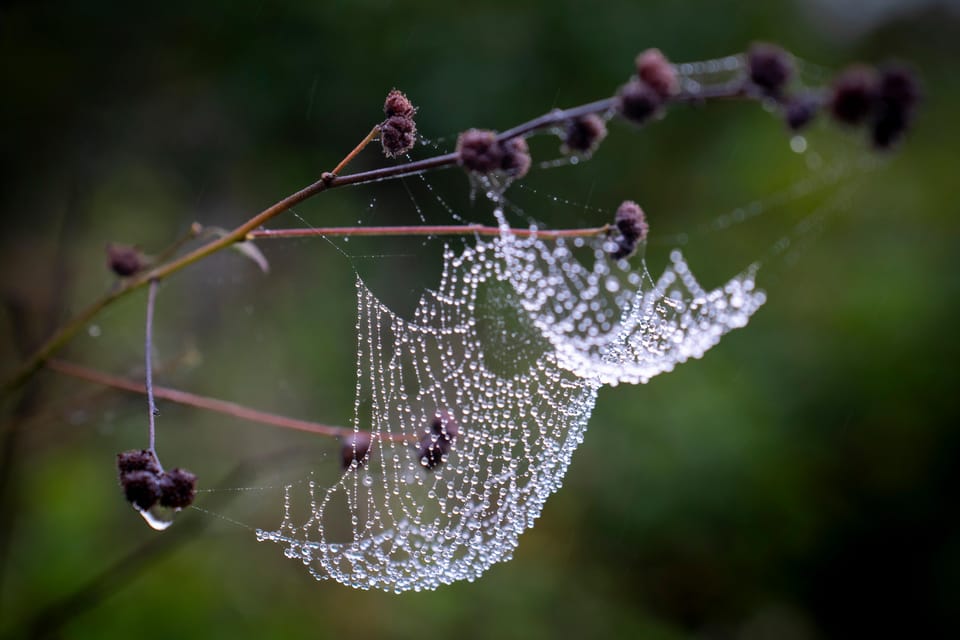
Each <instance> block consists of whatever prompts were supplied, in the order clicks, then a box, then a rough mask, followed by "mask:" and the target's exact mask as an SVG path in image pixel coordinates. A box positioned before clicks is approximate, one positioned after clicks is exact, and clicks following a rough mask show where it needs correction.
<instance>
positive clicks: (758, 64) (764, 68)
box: [747, 43, 793, 96]
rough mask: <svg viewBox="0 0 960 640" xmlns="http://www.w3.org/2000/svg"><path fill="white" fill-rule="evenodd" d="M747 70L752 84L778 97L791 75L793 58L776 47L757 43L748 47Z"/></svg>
mask: <svg viewBox="0 0 960 640" xmlns="http://www.w3.org/2000/svg"><path fill="white" fill-rule="evenodd" d="M747 68H748V70H749V73H750V81H751V82H752V83H753V84H755V85H756V86H758V87H760V88H761V89H763V91H764V92H765V93H767V94H769V95H771V96H778V95H780V92H781V90H782V89H783V87H784V86H785V85H786V84H787V82H789V81H790V77H791V76H792V75H793V58H792V56H791V55H790V54H789V53H787V52H786V51H784V50H783V49H781V48H780V47H778V46H776V45H772V44H765V43H758V44H755V45H753V46H752V47H750V51H749V53H748V54H747Z"/></svg>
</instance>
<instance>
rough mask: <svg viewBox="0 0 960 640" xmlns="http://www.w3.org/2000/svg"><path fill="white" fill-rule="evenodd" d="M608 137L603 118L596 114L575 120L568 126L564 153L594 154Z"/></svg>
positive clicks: (564, 141)
mask: <svg viewBox="0 0 960 640" xmlns="http://www.w3.org/2000/svg"><path fill="white" fill-rule="evenodd" d="M606 137H607V125H606V124H605V123H604V121H603V118H601V117H600V116H598V115H597V114H595V113H588V114H587V115H585V116H580V117H579V118H574V119H573V120H571V121H570V124H569V125H567V131H566V134H565V136H564V138H563V145H564V151H567V152H568V151H574V152H578V153H593V151H594V150H595V149H596V148H597V146H598V145H599V144H600V143H601V142H602V141H603V139H604V138H606Z"/></svg>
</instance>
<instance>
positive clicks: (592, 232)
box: [247, 224, 611, 240]
mask: <svg viewBox="0 0 960 640" xmlns="http://www.w3.org/2000/svg"><path fill="white" fill-rule="evenodd" d="M610 229H611V226H610V225H604V226H602V227H588V228H584V229H537V230H532V229H511V231H510V232H511V233H512V234H513V235H515V236H519V237H523V238H526V237H530V236H534V235H535V236H537V237H538V238H584V237H590V236H601V235H603V234H605V233H608V232H609V231H610ZM500 233H501V230H500V228H499V227H488V226H484V225H481V224H454V225H416V226H407V227H404V226H398V227H309V228H298V229H257V230H256V231H251V232H250V233H248V234H247V240H260V239H274V238H308V237H316V236H471V235H477V236H499V235H500Z"/></svg>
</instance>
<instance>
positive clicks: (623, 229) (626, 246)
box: [610, 200, 649, 260]
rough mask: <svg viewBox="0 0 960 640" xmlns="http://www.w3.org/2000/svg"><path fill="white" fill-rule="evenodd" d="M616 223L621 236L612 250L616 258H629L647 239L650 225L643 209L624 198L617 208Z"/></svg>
mask: <svg viewBox="0 0 960 640" xmlns="http://www.w3.org/2000/svg"><path fill="white" fill-rule="evenodd" d="M614 224H615V225H616V227H617V231H618V232H619V233H620V237H619V238H617V239H616V241H615V242H616V245H617V247H616V249H614V250H613V251H611V252H610V257H612V258H613V259H614V260H621V259H624V258H629V257H630V256H632V255H633V254H634V253H636V251H637V247H638V246H639V245H640V244H641V243H642V242H644V241H646V239H647V232H648V231H649V226H648V225H647V219H646V215H645V214H644V213H643V209H641V208H640V205H638V204H637V203H636V202H633V201H632V200H624V201H623V203H621V204H620V206H619V207H618V208H617V214H616V216H615V217H614Z"/></svg>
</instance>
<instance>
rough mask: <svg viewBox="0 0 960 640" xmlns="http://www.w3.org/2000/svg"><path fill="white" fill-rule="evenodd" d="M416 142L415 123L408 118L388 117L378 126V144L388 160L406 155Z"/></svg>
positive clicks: (400, 116)
mask: <svg viewBox="0 0 960 640" xmlns="http://www.w3.org/2000/svg"><path fill="white" fill-rule="evenodd" d="M416 142H417V123H416V122H414V121H413V118H411V117H410V116H404V115H397V116H390V117H389V118H387V120H386V121H385V122H384V123H383V124H382V125H380V144H381V146H382V147H383V153H384V155H386V156H387V157H388V158H396V157H397V156H402V155H403V154H405V153H407V152H408V151H410V150H411V149H413V146H414V145H415V144H416Z"/></svg>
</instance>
